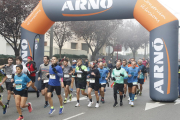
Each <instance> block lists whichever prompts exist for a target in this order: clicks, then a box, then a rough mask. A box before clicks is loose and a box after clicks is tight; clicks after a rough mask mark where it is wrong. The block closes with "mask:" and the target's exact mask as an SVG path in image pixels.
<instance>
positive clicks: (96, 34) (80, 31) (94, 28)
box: [71, 20, 122, 60]
mask: <svg viewBox="0 0 180 120" xmlns="http://www.w3.org/2000/svg"><path fill="white" fill-rule="evenodd" d="M121 23H122V21H121V20H113V21H110V20H103V21H78V22H71V29H72V30H73V31H74V32H75V34H76V35H77V36H78V37H81V38H83V39H84V41H85V42H86V44H87V45H88V47H89V49H90V50H91V52H92V60H95V57H96V54H97V53H98V52H99V50H100V49H101V48H102V47H103V46H104V45H105V44H106V42H107V41H108V40H109V37H110V36H111V34H112V33H113V32H114V31H115V30H116V29H117V28H118V26H119V25H120V24H121Z"/></svg>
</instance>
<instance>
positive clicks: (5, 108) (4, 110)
mask: <svg viewBox="0 0 180 120" xmlns="http://www.w3.org/2000/svg"><path fill="white" fill-rule="evenodd" d="M6 112H7V105H5V107H4V108H3V114H6Z"/></svg>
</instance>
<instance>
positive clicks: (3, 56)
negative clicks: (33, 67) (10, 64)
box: [0, 54, 15, 58]
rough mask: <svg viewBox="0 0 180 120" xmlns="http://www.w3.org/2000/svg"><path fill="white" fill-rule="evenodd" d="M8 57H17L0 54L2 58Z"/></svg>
mask: <svg viewBox="0 0 180 120" xmlns="http://www.w3.org/2000/svg"><path fill="white" fill-rule="evenodd" d="M8 57H12V58H15V56H14V55H3V54H0V58H8Z"/></svg>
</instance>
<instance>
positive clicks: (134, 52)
mask: <svg viewBox="0 0 180 120" xmlns="http://www.w3.org/2000/svg"><path fill="white" fill-rule="evenodd" d="M132 53H133V58H134V59H136V58H135V57H136V51H135V50H134V51H132Z"/></svg>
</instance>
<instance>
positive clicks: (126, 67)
mask: <svg viewBox="0 0 180 120" xmlns="http://www.w3.org/2000/svg"><path fill="white" fill-rule="evenodd" d="M121 68H124V69H125V70H126V72H127V69H128V66H127V61H126V60H125V59H124V60H123V63H122V65H121ZM127 80H128V77H125V78H124V98H125V97H126V92H127V84H128V83H127Z"/></svg>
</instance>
